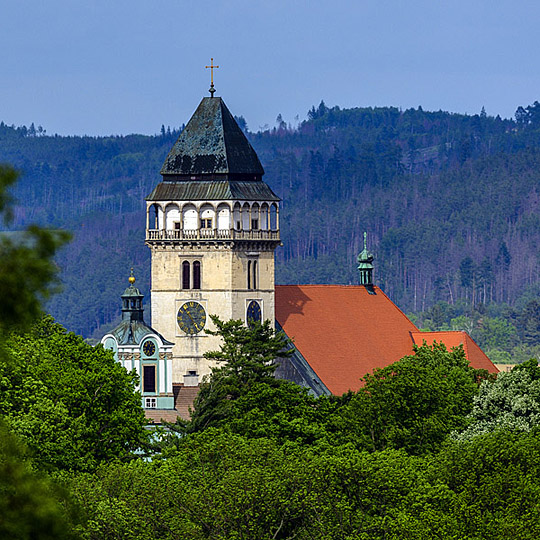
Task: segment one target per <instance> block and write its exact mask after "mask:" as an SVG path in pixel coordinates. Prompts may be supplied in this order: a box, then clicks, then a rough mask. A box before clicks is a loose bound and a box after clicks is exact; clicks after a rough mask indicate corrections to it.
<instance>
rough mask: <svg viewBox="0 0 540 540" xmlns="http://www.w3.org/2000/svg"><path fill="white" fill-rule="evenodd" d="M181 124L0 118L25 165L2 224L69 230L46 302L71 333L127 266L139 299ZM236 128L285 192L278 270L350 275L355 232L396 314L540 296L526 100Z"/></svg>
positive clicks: (535, 174) (296, 277) (325, 278)
mask: <svg viewBox="0 0 540 540" xmlns="http://www.w3.org/2000/svg"><path fill="white" fill-rule="evenodd" d="M232 112H233V113H237V114H238V113H241V111H232ZM184 120H185V121H187V120H188V118H186V119H184ZM238 120H239V122H240V124H241V125H242V127H244V129H246V131H247V128H248V127H247V126H246V125H245V121H244V119H243V118H242V117H239V118H238ZM180 129H181V128H174V127H168V126H163V127H162V130H161V133H159V134H157V135H155V136H143V135H127V136H115V137H79V136H77V137H73V136H57V135H55V136H50V135H48V134H47V133H46V130H44V129H43V128H41V127H37V128H36V127H35V126H34V125H32V126H30V127H25V126H22V127H15V126H8V125H5V124H4V123H2V124H0V162H7V163H11V164H13V165H14V166H15V167H17V168H18V169H19V170H20V171H22V173H23V176H22V178H21V180H20V181H19V184H18V186H17V188H16V190H15V196H16V197H17V198H18V200H19V205H18V206H17V208H16V216H15V228H22V227H23V226H25V225H27V224H28V223H31V222H38V223H39V224H41V225H47V226H50V227H61V228H66V229H69V230H71V231H73V233H74V237H73V241H72V242H71V244H70V245H69V246H68V247H67V248H66V249H64V251H63V252H62V254H61V255H60V257H59V259H58V263H59V265H60V266H61V268H62V272H63V273H62V278H63V282H64V290H63V292H62V293H61V294H59V295H57V296H56V297H54V298H53V300H52V301H51V302H50V304H49V306H48V309H49V310H50V311H51V313H52V314H53V315H54V316H55V317H56V318H57V320H58V321H59V322H61V323H62V324H64V325H65V326H66V327H67V328H68V329H69V330H72V331H75V332H77V333H80V334H82V335H83V336H85V337H89V336H92V335H94V337H97V336H99V335H100V334H102V333H103V332H104V330H105V329H106V328H107V327H110V326H111V325H112V324H114V323H115V321H116V320H117V319H118V317H119V314H120V310H119V308H120V302H119V296H120V294H121V293H122V291H123V289H124V288H125V286H126V283H127V276H128V274H129V268H130V267H131V266H134V268H135V273H136V276H137V284H138V285H139V286H140V288H141V290H142V291H143V292H144V293H145V294H146V301H147V302H148V300H149V298H148V295H149V261H150V257H149V256H150V252H149V250H148V248H146V247H145V246H144V227H145V216H144V207H145V203H144V199H145V197H146V196H147V195H148V194H149V193H150V192H151V191H152V189H153V187H154V186H155V185H156V184H157V183H158V182H159V181H160V176H159V170H160V168H161V165H162V163H163V160H164V158H165V156H166V154H167V152H168V151H169V149H170V148H171V146H172V145H173V143H174V141H175V140H176V138H177V136H178V134H179V130H180ZM248 137H249V139H250V141H251V143H252V144H253V146H254V148H255V149H256V151H257V153H258V154H259V157H260V159H261V162H262V163H263V166H264V168H265V171H266V174H265V176H264V178H263V179H264V180H265V181H266V182H267V183H268V184H269V185H270V186H271V187H272V189H273V190H274V191H275V192H276V194H278V195H279V196H280V197H281V198H282V200H283V203H282V213H281V235H282V241H283V244H284V245H283V247H281V248H279V249H278V250H277V252H276V253H277V254H276V257H277V275H276V282H277V283H344V284H356V283H357V282H358V281H357V271H356V264H355V259H356V256H357V254H358V253H359V251H360V250H361V244H362V235H363V232H364V231H367V232H368V239H369V240H368V243H369V248H370V249H371V251H373V252H374V254H375V257H376V258H375V280H376V283H377V284H378V285H380V286H381V287H382V288H383V289H384V290H385V292H386V293H387V294H388V295H389V296H390V297H391V298H392V300H393V301H394V302H396V303H397V305H398V306H399V307H400V308H401V309H403V310H404V311H413V312H426V311H427V310H429V309H430V308H432V306H434V305H435V304H437V303H438V302H443V303H444V304H443V305H445V306H447V305H449V306H463V305H465V306H468V307H467V308H466V309H468V310H469V311H471V312H472V310H474V309H476V310H478V309H480V311H482V309H485V306H495V307H494V308H491V309H492V313H491V314H492V315H497V316H502V317H503V318H506V320H508V321H510V323H512V322H513V323H515V324H516V326H518V324H517V323H516V320H517V319H519V316H520V312H519V310H523V309H524V308H525V307H526V305H527V304H528V302H530V301H531V300H532V299H534V298H535V297H536V296H537V295H538V292H539V289H540V286H539V283H540V261H539V257H538V246H539V245H540V226H539V225H540V215H539V213H538V209H539V204H540V193H539V186H540V182H539V180H540V173H539V171H540V167H539V165H540V104H538V103H537V102H535V103H534V104H533V105H530V106H526V105H523V106H521V107H519V108H518V109H517V112H516V117H515V119H512V120H509V119H501V118H500V117H498V116H497V117H491V116H488V115H487V114H486V113H485V111H484V110H482V111H481V112H479V114H475V115H464V114H454V113H448V112H442V111H438V112H428V111H424V110H422V108H421V107H418V108H417V109H408V110H400V109H398V108H394V107H377V108H352V109H340V108H339V107H337V106H336V107H333V108H328V107H326V105H325V104H324V102H321V103H320V105H318V106H314V107H313V108H312V109H311V110H310V111H309V113H308V119H307V120H306V121H304V122H302V123H300V124H299V125H298V126H297V127H295V128H292V127H291V126H289V125H287V124H286V123H285V122H284V121H283V120H282V119H281V117H280V116H278V118H277V119H276V125H275V127H273V128H272V129H268V130H266V131H259V132H256V133H253V132H248ZM501 306H502V307H501ZM445 309H446V308H445ZM464 309H465V308H464ZM493 309H495V311H493ZM501 310H506V311H505V312H504V313H502V311H501ZM512 310H513V311H512ZM458 311H459V310H458ZM458 311H456V312H455V313H454V315H460V314H462V312H463V309H462V311H461V312H458ZM147 317H149V315H147ZM420 319H422V320H420V321H419V322H423V319H425V316H424V317H423V318H422V316H421V317H420ZM439 326H440V324H439ZM518 330H519V328H518ZM522 337H523V336H522Z"/></svg>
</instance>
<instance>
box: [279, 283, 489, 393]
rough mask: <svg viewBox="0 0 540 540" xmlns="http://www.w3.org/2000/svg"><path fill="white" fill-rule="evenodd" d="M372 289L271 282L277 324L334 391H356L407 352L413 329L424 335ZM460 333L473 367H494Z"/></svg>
mask: <svg viewBox="0 0 540 540" xmlns="http://www.w3.org/2000/svg"><path fill="white" fill-rule="evenodd" d="M373 291H374V292H375V294H370V293H369V291H368V290H367V289H366V287H364V286H361V285H360V286H346V285H277V286H276V295H275V302H276V319H277V321H278V323H279V324H280V325H281V327H282V328H283V330H284V331H285V333H286V334H287V336H289V337H290V338H291V339H293V341H294V346H295V347H296V349H297V350H298V351H299V352H300V354H301V355H302V356H303V357H304V358H305V359H306V361H307V362H308V363H309V365H310V366H311V368H312V369H313V370H314V371H315V373H316V374H317V376H318V377H319V378H320V379H321V381H322V382H323V383H324V384H325V385H326V386H327V388H328V389H329V390H330V391H331V392H332V393H333V394H338V395H339V394H342V393H344V392H346V391H347V390H358V388H360V378H361V377H364V375H366V374H367V373H371V372H372V371H373V370H374V369H375V368H378V367H385V366H387V365H389V364H391V363H393V362H396V361H397V360H399V359H400V358H402V357H403V356H406V355H408V354H412V347H413V343H416V341H413V337H412V336H413V334H414V335H416V336H424V333H423V332H420V331H419V330H418V328H416V326H415V325H414V324H413V323H412V322H411V321H410V320H409V319H408V318H407V317H406V316H405V314H404V313H403V312H402V311H401V310H400V309H399V308H398V307H397V306H396V305H395V304H394V303H393V302H392V301H391V300H390V299H389V298H388V297H387V296H386V295H385V294H384V293H383V292H382V291H381V289H379V288H378V287H373ZM447 334H452V335H447ZM425 335H427V336H430V337H429V338H428V339H431V338H433V340H435V339H436V340H437V341H443V342H444V343H445V344H446V345H447V347H448V348H451V347H453V346H455V345H458V344H459V343H458V341H459V339H456V338H455V336H453V332H441V333H439V332H432V333H427V334H425ZM435 336H436V337H435ZM465 336H466V338H463V336H460V339H461V340H462V341H463V340H464V341H465V347H466V349H465V351H466V353H467V357H468V358H469V360H470V361H471V364H472V366H473V367H475V368H485V369H489V370H490V371H492V372H496V371H497V369H496V368H495V366H494V365H493V364H492V363H491V362H490V361H489V359H488V358H487V357H486V356H485V354H484V353H483V352H482V351H481V350H480V348H479V347H478V345H476V343H474V341H473V340H472V339H470V338H469V337H468V336H467V335H466V334H465ZM417 339H418V340H420V341H419V343H420V344H421V343H422V341H421V338H420V337H418V338H417ZM447 339H448V340H449V341H447ZM488 366H489V367H488Z"/></svg>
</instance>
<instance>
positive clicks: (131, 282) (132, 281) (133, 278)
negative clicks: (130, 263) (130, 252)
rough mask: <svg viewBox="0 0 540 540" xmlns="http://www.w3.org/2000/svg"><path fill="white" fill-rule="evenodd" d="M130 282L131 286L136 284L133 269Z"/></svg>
mask: <svg viewBox="0 0 540 540" xmlns="http://www.w3.org/2000/svg"><path fill="white" fill-rule="evenodd" d="M128 281H129V282H130V284H131V285H133V284H134V283H135V276H134V275H133V268H132V269H131V275H130V276H129V279H128Z"/></svg>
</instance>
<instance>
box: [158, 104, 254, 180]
mask: <svg viewBox="0 0 540 540" xmlns="http://www.w3.org/2000/svg"><path fill="white" fill-rule="evenodd" d="M161 174H162V175H163V176H164V180H167V175H174V176H178V175H181V176H188V175H193V176H200V175H222V174H225V175H237V174H241V175H252V176H253V175H263V174H264V169H263V167H262V165H261V162H260V161H259V158H258V157H257V154H256V153H255V150H253V147H252V146H251V144H249V141H248V140H247V138H246V136H245V135H244V133H243V132H242V130H241V129H240V127H239V126H238V124H237V123H236V121H235V119H234V117H233V115H232V114H231V113H230V111H229V109H228V108H227V106H226V105H225V102H224V101H223V100H222V99H221V98H220V97H206V98H203V100H202V101H201V103H200V104H199V106H198V107H197V110H196V111H195V113H194V114H193V116H192V117H191V119H190V121H189V122H188V124H187V126H186V127H185V128H184V130H183V131H182V133H181V134H180V137H178V140H177V141H176V143H175V145H174V146H173V147H172V149H171V151H170V152H169V155H168V156H167V159H166V160H165V163H164V164H163V167H162V169H161Z"/></svg>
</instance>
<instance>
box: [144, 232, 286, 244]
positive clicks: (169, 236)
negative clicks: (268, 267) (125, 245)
mask: <svg viewBox="0 0 540 540" xmlns="http://www.w3.org/2000/svg"><path fill="white" fill-rule="evenodd" d="M146 239H147V240H164V241H174V240H279V231H266V230H256V231H238V230H236V229H183V230H180V229H172V230H163V229H147V231H146Z"/></svg>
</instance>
